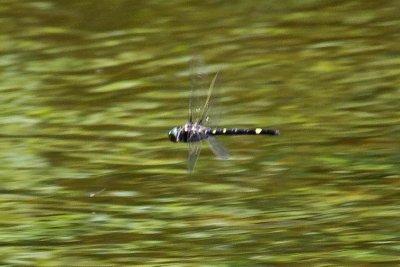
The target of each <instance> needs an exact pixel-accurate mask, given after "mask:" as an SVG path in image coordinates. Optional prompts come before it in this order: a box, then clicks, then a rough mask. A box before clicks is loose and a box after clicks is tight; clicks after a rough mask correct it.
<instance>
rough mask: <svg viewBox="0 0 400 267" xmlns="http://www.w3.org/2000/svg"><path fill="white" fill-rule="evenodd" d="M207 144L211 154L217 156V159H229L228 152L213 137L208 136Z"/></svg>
mask: <svg viewBox="0 0 400 267" xmlns="http://www.w3.org/2000/svg"><path fill="white" fill-rule="evenodd" d="M207 140H208V144H209V145H210V148H211V150H212V152H213V153H214V154H215V156H217V158H219V159H229V156H230V155H229V152H228V150H227V149H226V148H225V147H224V146H223V145H222V144H221V143H220V142H218V140H217V139H216V138H215V137H214V136H209V137H208V138H207Z"/></svg>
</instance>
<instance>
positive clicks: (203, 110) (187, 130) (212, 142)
mask: <svg viewBox="0 0 400 267" xmlns="http://www.w3.org/2000/svg"><path fill="white" fill-rule="evenodd" d="M197 63H198V62H197ZM193 65H194V64H193V62H192V71H191V72H192V73H191V75H192V77H191V80H192V83H191V84H192V85H191V89H190V96H189V114H188V122H187V123H186V124H184V125H183V126H176V127H174V128H172V129H171V130H170V131H169V133H168V136H169V139H170V141H172V142H175V143H178V142H183V143H187V144H188V150H189V155H188V172H189V173H192V172H193V170H194V168H195V166H196V162H197V159H198V157H199V155H200V150H201V144H202V142H203V141H206V142H207V143H208V144H209V146H210V148H211V150H212V152H213V153H214V154H215V155H216V157H217V158H219V159H228V158H229V152H228V150H227V149H226V148H225V147H224V146H223V145H222V144H221V143H220V142H219V141H218V140H217V139H216V136H220V135H228V136H232V135H271V136H275V135H279V134H280V133H279V130H276V129H266V128H251V129H248V128H220V127H216V128H213V127H210V126H209V121H210V117H209V111H210V106H211V102H212V101H211V99H212V92H213V89H214V86H215V82H216V80H217V77H218V72H217V73H216V74H215V75H214V78H213V79H212V80H211V83H210V85H209V87H208V90H207V91H206V92H204V91H205V90H206V89H207V88H206V87H203V88H202V87H200V86H199V85H200V82H198V80H199V78H200V79H203V78H202V75H203V74H201V73H200V72H199V69H198V70H193V68H195V67H194V66H193ZM197 68H199V66H197ZM201 96H205V100H204V101H203V102H201V101H200V99H201V98H202V97H201Z"/></svg>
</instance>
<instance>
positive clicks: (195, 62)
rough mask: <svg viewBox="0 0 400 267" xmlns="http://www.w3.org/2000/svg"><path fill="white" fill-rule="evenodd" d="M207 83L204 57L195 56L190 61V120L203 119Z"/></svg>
mask: <svg viewBox="0 0 400 267" xmlns="http://www.w3.org/2000/svg"><path fill="white" fill-rule="evenodd" d="M206 84H207V75H206V74H205V68H204V62H203V59H202V58H201V57H199V56H196V57H193V58H192V59H191V62H190V96H189V122H198V121H200V119H201V115H202V108H203V105H204V103H205V97H204V95H205V94H206V89H207V87H206Z"/></svg>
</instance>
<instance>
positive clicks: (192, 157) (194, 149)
mask: <svg viewBox="0 0 400 267" xmlns="http://www.w3.org/2000/svg"><path fill="white" fill-rule="evenodd" d="M188 146H189V155H188V171H189V173H192V172H193V170H194V167H196V162H197V159H198V158H199V155H200V151H201V141H200V142H189V143H188Z"/></svg>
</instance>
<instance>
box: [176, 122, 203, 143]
mask: <svg viewBox="0 0 400 267" xmlns="http://www.w3.org/2000/svg"><path fill="white" fill-rule="evenodd" d="M209 131H210V128H207V127H205V126H203V125H201V124H198V123H186V124H185V125H184V126H176V127H174V128H172V129H171V131H169V133H168V136H169V140H171V142H184V143H187V142H199V141H201V140H204V139H207V137H208V132H209Z"/></svg>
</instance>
